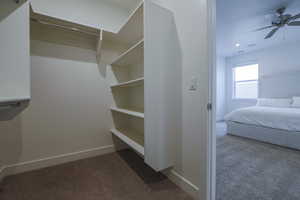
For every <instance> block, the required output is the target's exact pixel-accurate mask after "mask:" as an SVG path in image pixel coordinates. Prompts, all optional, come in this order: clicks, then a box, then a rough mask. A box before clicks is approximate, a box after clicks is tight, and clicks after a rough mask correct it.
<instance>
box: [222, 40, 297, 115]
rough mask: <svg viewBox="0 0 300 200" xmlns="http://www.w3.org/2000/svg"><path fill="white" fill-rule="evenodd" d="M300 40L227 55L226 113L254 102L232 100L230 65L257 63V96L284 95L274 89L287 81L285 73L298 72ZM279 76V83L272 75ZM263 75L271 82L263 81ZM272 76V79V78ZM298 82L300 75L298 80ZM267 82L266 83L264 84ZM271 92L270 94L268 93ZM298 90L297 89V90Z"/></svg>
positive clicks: (289, 92)
mask: <svg viewBox="0 0 300 200" xmlns="http://www.w3.org/2000/svg"><path fill="white" fill-rule="evenodd" d="M299 52H300V42H294V43H288V44H284V45H280V46H273V47H272V48H268V49H263V50H259V51H255V52H251V53H247V54H243V55H239V56H234V57H229V58H227V60H226V77H227V81H226V85H227V86H226V88H227V89H226V91H227V92H226V93H227V111H226V112H227V113H228V112H231V111H232V110H235V109H238V108H242V107H248V106H253V105H255V104H256V100H233V99H232V67H234V66H236V65H240V64H249V63H258V64H259V78H260V84H259V97H274V98H276V97H277V98H280V97H286V96H285V95H283V94H282V92H281V93H280V92H279V91H278V92H276V90H277V89H278V88H279V87H280V84H283V83H287V82H289V81H290V80H288V79H289V78H288V76H285V74H289V73H299V70H300V57H299ZM276 76H281V83H280V82H278V79H275V78H274V77H276ZM265 77H268V79H270V80H271V81H272V80H273V82H271V83H270V82H268V83H266V82H265ZM272 77H273V78H274V79H272ZM298 81H299V82H300V76H299V80H298ZM299 82H296V81H295V84H294V85H298V83H299ZM264 84H268V85H264ZM262 88H264V89H263V90H262ZM286 90H287V91H286V92H285V93H286V94H293V93H296V91H289V90H293V89H292V88H288V87H287V88H286ZM271 92H272V95H271V96H270V95H269V93H271ZM297 92H299V90H298V91H297Z"/></svg>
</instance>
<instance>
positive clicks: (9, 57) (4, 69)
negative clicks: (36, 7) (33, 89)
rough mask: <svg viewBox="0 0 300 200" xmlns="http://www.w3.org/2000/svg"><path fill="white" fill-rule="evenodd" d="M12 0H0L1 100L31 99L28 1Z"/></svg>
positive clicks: (3, 101)
mask: <svg viewBox="0 0 300 200" xmlns="http://www.w3.org/2000/svg"><path fill="white" fill-rule="evenodd" d="M11 2H13V3H14V1H10V3H8V2H7V0H4V1H1V2H0V7H1V9H2V10H5V8H7V10H9V13H7V15H6V16H1V18H0V44H1V47H0V104H1V103H6V102H16V101H23V100H29V99H30V50H29V44H30V42H29V39H30V36H29V3H28V2H26V3H24V4H22V5H21V6H19V7H15V8H14V9H12V5H11ZM14 4H15V3H14ZM20 4H21V2H20Z"/></svg>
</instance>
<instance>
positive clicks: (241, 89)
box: [215, 0, 300, 200]
mask: <svg viewBox="0 0 300 200" xmlns="http://www.w3.org/2000/svg"><path fill="white" fill-rule="evenodd" d="M216 27H217V28H216V70H215V71H216V76H215V77H216V83H215V86H216V90H215V91H216V101H215V102H216V115H215V116H216V124H215V126H216V128H215V134H216V200H244V199H261V200H269V199H272V200H296V199H300V87H299V83H300V56H299V52H300V1H295V0H272V1H260V0H252V1H238V0H216Z"/></svg>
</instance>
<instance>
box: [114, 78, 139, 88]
mask: <svg viewBox="0 0 300 200" xmlns="http://www.w3.org/2000/svg"><path fill="white" fill-rule="evenodd" d="M143 83H144V78H138V79H134V80H131V81H127V82H123V83H118V84H114V85H111V86H110V87H111V88H116V87H132V86H137V85H141V84H143Z"/></svg>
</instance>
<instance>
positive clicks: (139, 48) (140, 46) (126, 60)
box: [111, 39, 144, 66]
mask: <svg viewBox="0 0 300 200" xmlns="http://www.w3.org/2000/svg"><path fill="white" fill-rule="evenodd" d="M143 58H144V39H142V40H141V41H139V42H138V43H136V44H135V45H133V46H132V47H131V48H129V49H128V50H127V51H126V52H124V53H123V54H121V55H120V56H119V57H117V58H116V59H115V60H114V61H113V62H112V63H111V65H116V66H128V65H130V64H133V63H136V61H138V60H139V59H143Z"/></svg>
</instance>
